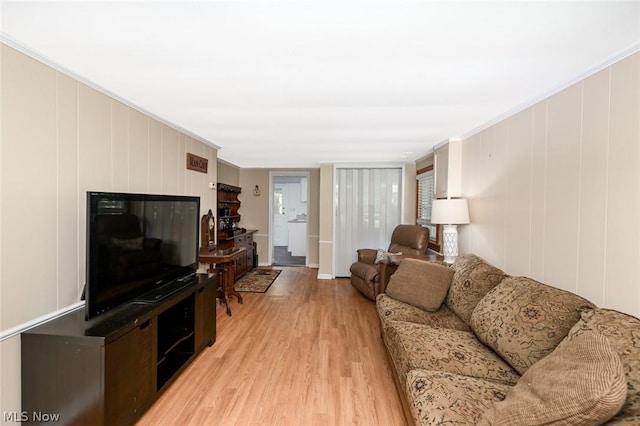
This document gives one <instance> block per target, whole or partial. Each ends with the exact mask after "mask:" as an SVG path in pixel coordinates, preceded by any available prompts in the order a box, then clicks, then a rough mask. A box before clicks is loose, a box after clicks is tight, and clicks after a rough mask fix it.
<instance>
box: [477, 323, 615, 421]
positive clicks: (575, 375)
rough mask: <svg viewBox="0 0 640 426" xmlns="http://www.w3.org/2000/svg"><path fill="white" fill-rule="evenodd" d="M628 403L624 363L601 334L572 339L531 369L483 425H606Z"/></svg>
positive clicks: (579, 336)
mask: <svg viewBox="0 0 640 426" xmlns="http://www.w3.org/2000/svg"><path fill="white" fill-rule="evenodd" d="M626 397H627V381H626V379H625V373H624V369H623V366H622V362H621V361H620V357H618V355H617V354H616V352H615V351H614V349H613V348H612V347H611V345H610V343H609V340H608V339H607V338H606V337H604V336H603V335H601V334H600V333H595V332H590V331H589V332H584V333H582V334H579V335H576V336H573V338H571V337H568V338H566V339H565V340H563V341H562V342H561V343H560V344H559V345H558V347H557V348H556V349H555V350H554V351H553V352H551V353H550V354H549V355H548V356H547V357H545V358H543V359H542V360H540V361H538V362H537V363H535V364H534V365H532V366H531V368H529V369H528V370H527V371H526V372H525V373H524V374H523V375H522V377H521V378H520V380H518V383H516V385H515V386H514V387H513V389H511V390H510V391H509V392H508V393H507V396H506V397H505V399H504V400H503V401H498V402H495V403H494V404H493V407H492V408H491V409H489V410H488V411H486V412H485V413H484V414H483V416H482V418H481V420H480V422H479V424H481V425H483V424H484V425H487V424H489V425H505V426H507V425H509V426H510V425H540V424H553V425H600V424H603V423H604V422H606V421H607V420H609V419H610V418H612V417H613V416H614V415H615V414H616V413H617V412H618V410H619V409H620V407H622V405H623V404H624V401H625V399H626Z"/></svg>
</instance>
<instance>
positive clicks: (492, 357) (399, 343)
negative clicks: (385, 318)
mask: <svg viewBox="0 0 640 426" xmlns="http://www.w3.org/2000/svg"><path fill="white" fill-rule="evenodd" d="M383 340H384V343H385V346H386V347H387V351H388V352H389V354H390V355H391V359H392V361H393V364H394V367H395V369H396V372H397V375H398V378H399V379H400V383H401V385H402V386H403V387H404V385H405V383H404V381H405V380H406V375H407V373H408V372H409V371H411V370H413V369H415V368H422V369H425V370H437V371H444V372H449V373H455V374H462V375H465V376H471V377H478V378H482V379H487V380H492V381H496V382H501V383H504V384H510V385H513V384H515V383H516V382H517V381H518V379H519V378H520V375H519V374H518V373H517V372H516V371H514V370H513V368H511V366H509V364H507V363H506V362H504V361H503V360H502V359H501V358H500V357H499V356H498V355H497V354H496V353H495V352H493V351H492V350H491V349H489V348H487V347H486V346H484V345H483V344H482V343H480V342H479V341H478V339H477V338H476V337H475V336H474V335H473V333H471V332H466V331H460V330H451V329H446V328H435V327H429V326H427V325H421V324H415V323H409V322H401V321H390V322H389V323H388V325H387V328H385V329H384V330H383Z"/></svg>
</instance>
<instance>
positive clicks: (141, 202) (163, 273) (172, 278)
mask: <svg viewBox="0 0 640 426" xmlns="http://www.w3.org/2000/svg"><path fill="white" fill-rule="evenodd" d="M199 216H200V197H193V196H182V195H152V194H128V193H115V192H87V263H86V265H87V271H86V284H85V292H84V293H85V294H84V298H85V304H86V309H85V312H86V313H85V317H86V319H87V320H89V319H91V318H94V317H96V316H98V315H100V314H102V313H105V312H107V311H109V310H110V309H113V308H115V307H117V306H120V305H122V304H124V303H128V302H132V301H139V302H140V303H152V302H154V301H157V300H160V299H162V298H164V297H166V296H168V295H170V294H172V293H174V292H175V291H176V289H179V288H180V287H184V286H185V285H187V284H190V280H192V279H193V277H194V276H195V272H196V271H197V269H198V245H199V238H198V235H199V234H198V231H199V224H200V220H199ZM185 283H186V284H185Z"/></svg>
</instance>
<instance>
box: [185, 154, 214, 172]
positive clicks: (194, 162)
mask: <svg viewBox="0 0 640 426" xmlns="http://www.w3.org/2000/svg"><path fill="white" fill-rule="evenodd" d="M208 167H209V160H207V159H206V158H202V157H198V156H197V155H193V154H190V153H188V152H187V169H189V170H195V171H196V172H200V173H207V168H208Z"/></svg>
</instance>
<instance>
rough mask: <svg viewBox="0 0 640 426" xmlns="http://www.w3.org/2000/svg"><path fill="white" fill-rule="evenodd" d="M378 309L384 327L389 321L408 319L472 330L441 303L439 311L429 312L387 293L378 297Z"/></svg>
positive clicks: (437, 325)
mask: <svg viewBox="0 0 640 426" xmlns="http://www.w3.org/2000/svg"><path fill="white" fill-rule="evenodd" d="M376 309H377V311H378V316H379V317H380V321H381V322H382V327H383V328H384V327H386V324H387V323H388V322H389V321H406V322H414V323H418V324H424V325H430V326H432V327H441V328H452V329H455V330H462V331H471V327H469V326H468V325H467V323H466V322H464V321H462V320H461V319H460V318H458V316H457V315H456V314H454V313H453V312H451V310H450V309H449V308H447V306H446V305H441V306H440V309H438V310H437V311H434V312H429V311H425V310H424V309H420V308H416V307H415V306H413V305H409V304H408V303H404V302H401V301H399V300H396V299H394V298H393V297H389V296H388V295H386V294H379V295H378V297H377V299H376Z"/></svg>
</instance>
